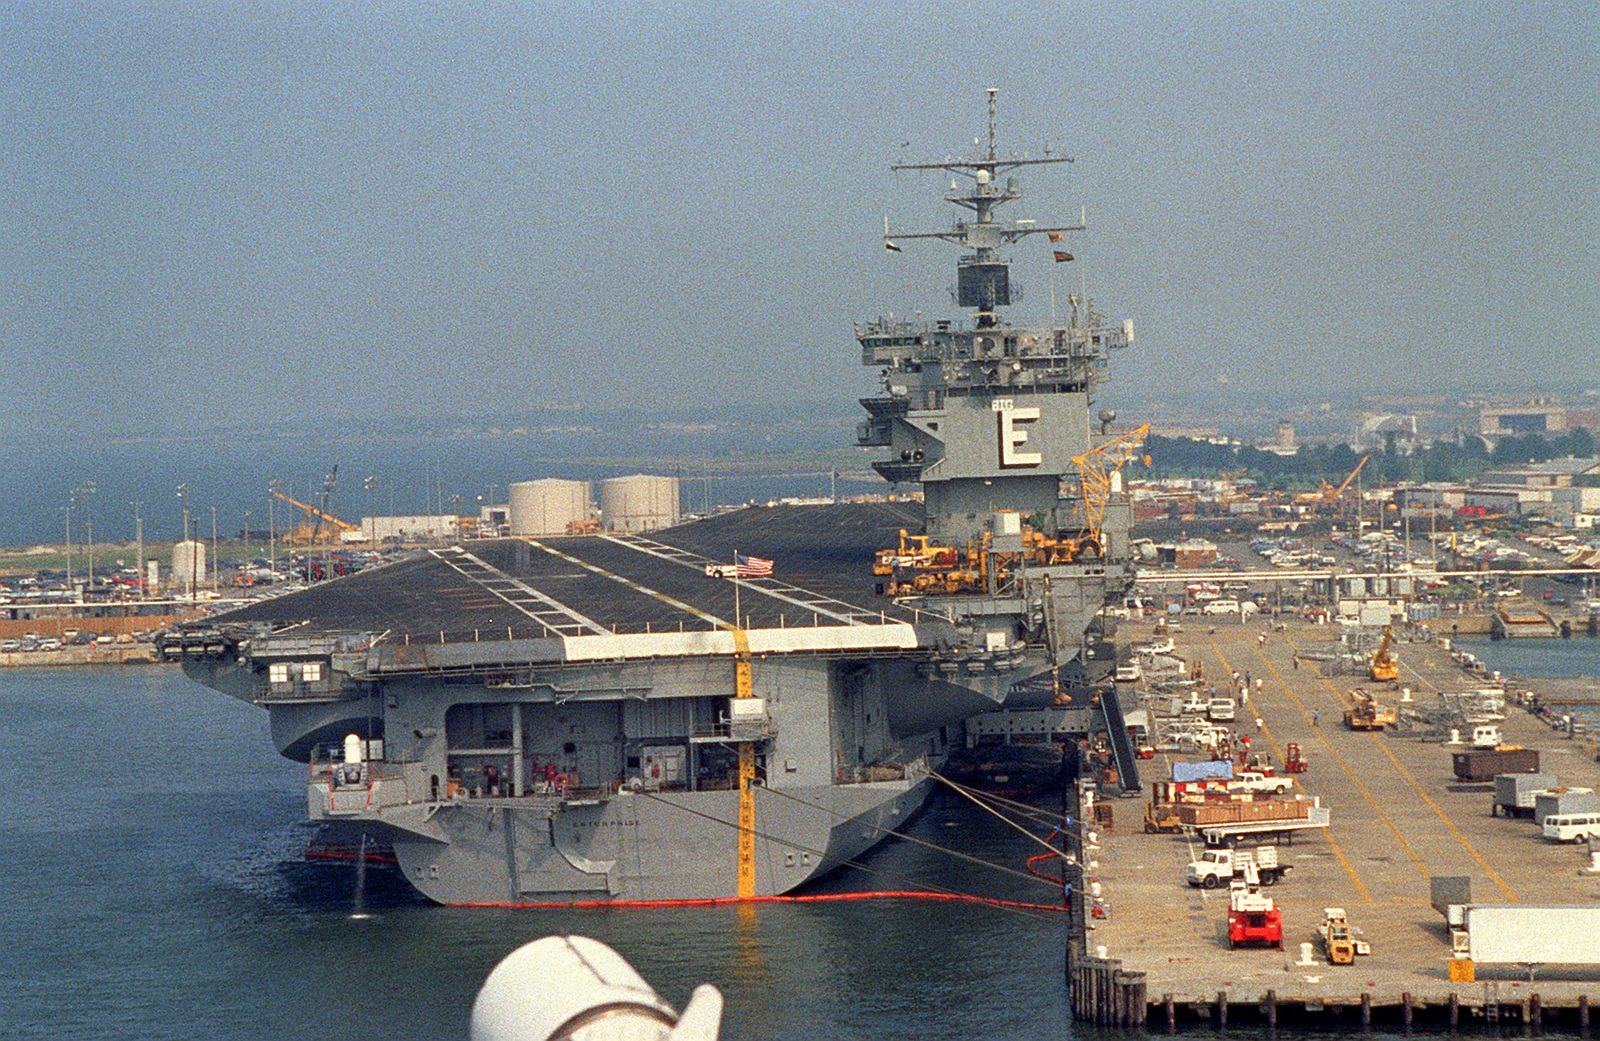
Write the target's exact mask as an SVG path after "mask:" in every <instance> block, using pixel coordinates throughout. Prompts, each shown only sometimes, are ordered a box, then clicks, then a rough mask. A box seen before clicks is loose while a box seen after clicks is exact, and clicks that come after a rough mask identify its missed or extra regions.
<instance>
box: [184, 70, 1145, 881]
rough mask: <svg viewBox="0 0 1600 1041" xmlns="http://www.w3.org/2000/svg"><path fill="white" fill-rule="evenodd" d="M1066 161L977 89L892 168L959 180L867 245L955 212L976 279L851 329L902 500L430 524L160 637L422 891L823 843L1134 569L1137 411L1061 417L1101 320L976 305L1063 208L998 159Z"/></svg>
mask: <svg viewBox="0 0 1600 1041" xmlns="http://www.w3.org/2000/svg"><path fill="white" fill-rule="evenodd" d="M1064 161H1067V160H1066V159H1065V158H1064V157H1056V156H1044V157H1039V158H1008V157H1005V156H1002V155H1001V154H1000V153H999V152H998V151H997V149H996V143H995V119H994V93H993V92H992V91H991V92H990V96H989V135H988V147H987V149H986V150H983V151H980V152H979V153H978V154H977V155H976V156H975V157H972V158H963V159H959V160H947V161H943V162H933V163H926V164H912V165H905V166H899V167H896V169H907V170H926V171H938V172H940V173H941V174H948V175H950V176H951V177H953V178H956V179H957V180H956V181H955V182H953V185H952V189H951V191H950V193H949V194H948V195H947V196H946V199H947V201H948V202H949V203H950V204H952V205H954V206H956V207H957V208H958V210H959V211H963V216H962V217H961V218H960V219H958V220H956V221H954V222H953V223H952V224H950V225H949V226H948V227H947V228H945V229H944V230H940V231H933V232H925V233H907V234H901V235H897V236H892V237H891V236H889V235H887V234H886V236H885V239H884V244H885V246H886V247H888V249H889V250H891V251H899V250H901V249H903V248H904V247H902V246H901V243H902V242H906V241H908V240H913V239H933V240H943V241H945V242H947V243H953V244H955V245H956V246H957V247H958V248H959V249H960V250H962V253H961V256H960V257H959V259H958V263H957V296H958V302H959V306H960V307H961V308H963V309H966V310H969V311H971V312H973V314H972V317H971V319H970V322H967V321H958V320H935V321H928V322H916V323H907V322H897V321H893V320H887V319H880V320H876V321H872V322H868V323H864V324H862V325H860V326H859V327H858V328H857V338H858V340H859V343H860V349H861V357H862V362H863V364H865V365H868V366H870V367H872V368H873V369H875V370H877V371H878V373H879V376H880V380H881V384H882V393H881V394H880V395H879V396H877V397H873V398H870V399H867V400H865V401H863V405H864V406H865V408H866V410H867V412H868V418H867V419H866V420H865V421H864V422H863V423H862V424H861V426H860V428H859V430H858V438H857V440H858V443H859V444H861V445H864V446H875V447H880V448H885V449H887V458H886V459H885V460H884V461H882V462H879V463H877V464H875V465H876V467H877V469H878V470H879V472H880V473H882V475H883V476H884V477H885V478H886V479H887V480H889V481H891V482H893V483H895V484H906V483H910V482H920V484H921V486H922V489H923V493H924V503H922V504H919V503H915V502H901V503H896V502H887V503H879V504H841V505H831V506H816V507H772V508H766V507H754V508H748V509H744V510H741V511H737V512H734V513H730V514H726V515H723V516H719V517H715V518H711V519H706V520H701V521H697V522H694V523H689V524H683V525H679V526H677V527H673V528H669V529H665V530H662V531H657V532H652V533H649V534H647V535H640V534H623V533H611V534H599V535H588V536H576V537H561V538H533V537H523V538H509V539H492V540H481V541H472V542H467V543H463V544H461V545H458V546H451V547H448V548H436V549H431V550H427V551H424V552H419V553H417V554H415V555H413V556H412V557H409V558H407V559H405V560H402V561H399V562H396V563H393V564H390V565H387V566H384V567H381V568H378V569H375V570H372V571H367V572H362V573H359V574H356V575H353V576H350V577H348V578H343V579H339V580H336V581H333V582H328V583H325V584H322V585H319V586H315V587H313V588H310V589H307V590H304V591H301V592H296V593H292V594H288V595H285V596H280V597H276V598H273V599H270V600H266V601H263V602H261V603H259V604H256V605H252V606H249V607H245V608H241V609H237V610H233V611H231V612H228V613H226V614H223V615H220V616H217V617H216V618H214V619H211V620H210V621H209V622H206V623H203V624H195V625H190V626H187V627H185V628H183V629H181V630H179V631H177V632H176V633H175V634H174V635H173V636H172V637H170V639H169V640H168V641H167V644H166V647H165V650H166V652H167V653H168V654H169V655H172V656H181V657H182V659H183V663H184V667H185V669H186V670H187V672H188V674H189V675H190V676H192V677H193V678H194V679H196V680H198V681H199V682H201V683H204V684H206V685H207V686H210V687H213V688H215V689H217V690H219V691H222V692H224V693H227V694H230V695H233V696H235V697H238V698H242V699H245V700H248V701H250V702H253V703H255V704H259V705H261V706H262V707H264V708H265V709H266V710H267V711H268V712H269V713H270V716H271V723H272V733H273V737H274V740H275V742H276V744H277V747H278V748H279V750H280V751H281V752H282V753H283V754H284V755H285V756H287V757H289V758H291V759H295V760H298V761H303V762H306V763H307V764H308V778H307V803H308V812H309V816H310V818H311V819H312V820H313V821H319V822H324V823H328V824H333V825H337V826H339V827H340V828H343V829H344V830H345V831H346V832H347V833H349V834H358V833H359V834H361V835H366V836H370V837H371V839H373V840H374V841H378V842H382V843H386V844H388V845H389V846H391V847H392V848H393V850H394V853H395V857H396V859H397V861H398V864H399V867H400V870H401V871H402V872H403V873H404V875H405V877H406V878H407V879H408V880H409V881H410V882H411V883H412V884H413V885H415V886H416V888H417V889H418V890H420V891H421V892H422V893H423V894H425V895H426V896H428V897H429V898H431V899H433V900H436V901H439V902H442V903H449V904H531V903H542V902H555V901H560V902H570V901H636V900H686V899H721V898H748V897H752V896H759V895H765V894H778V893H783V892H786V891H789V890H792V889H794V888H796V887H798V886H800V885H802V884H804V883H805V882H807V881H808V880H811V879H814V878H816V877H818V876H820V875H822V874H823V873H825V872H827V871H829V870H831V869H833V868H834V867H836V866H838V865H840V864H843V863H846V862H847V861H850V860H851V859H852V858H855V857H856V856H858V855H859V854H860V853H862V852H863V851H864V850H866V849H868V848H870V847H871V846H872V845H874V844H876V843H877V842H880V841H882V839H883V838H884V837H885V836H886V835H887V834H888V833H890V832H891V831H893V830H895V829H896V828H897V826H898V825H899V823H900V822H901V821H903V820H904V819H905V818H906V817H907V816H908V815H909V814H910V813H912V812H914V810H915V809H916V808H917V806H918V805H919V804H920V803H921V801H922V800H923V799H924V798H925V797H926V795H927V792H928V790H929V788H930V786H931V784H932V780H933V775H934V772H935V771H937V769H938V768H939V765H940V764H941V762H942V761H943V759H944V757H945V756H946V754H947V753H948V751H949V750H950V749H951V747H952V746H953V745H954V744H955V743H957V742H958V741H959V740H960V727H961V724H962V721H963V720H965V719H967V718H969V717H971V716H973V715H974V714H976V713H979V712H984V711H993V710H996V709H1000V708H1002V707H1004V706H1014V705H1017V704H1019V703H1021V704H1031V705H1037V704H1040V703H1041V702H1043V703H1049V702H1050V701H1052V700H1057V699H1060V698H1064V697H1067V696H1070V694H1071V693H1072V692H1073V691H1074V690H1076V691H1077V692H1078V693H1079V694H1080V695H1083V694H1084V693H1085V692H1086V691H1088V690H1089V689H1091V688H1092V687H1094V685H1095V684H1096V682H1097V679H1098V675H1097V673H1098V672H1103V671H1104V669H1103V668H1101V669H1099V670H1097V669H1096V668H1094V667H1093V666H1094V664H1095V660H1096V658H1097V649H1098V648H1101V647H1102V645H1103V641H1104V640H1105V639H1106V637H1107V636H1108V635H1109V634H1108V633H1106V632H1105V631H1104V630H1103V629H1101V628H1100V619H1099V618H1098V617H1097V614H1098V612H1099V611H1100V609H1101V607H1102V606H1104V605H1106V604H1108V603H1119V602H1120V599H1121V597H1123V596H1124V595H1125V594H1126V592H1127V590H1128V589H1129V588H1130V586H1131V583H1132V579H1133V565H1132V562H1131V560H1130V559H1129V558H1130V553H1129V552H1128V544H1127V543H1128V539H1127V531H1128V526H1129V513H1128V509H1127V504H1126V501H1125V500H1124V499H1123V498H1122V497H1121V496H1120V494H1119V492H1118V485H1117V467H1118V466H1119V465H1120V463H1121V461H1122V460H1125V459H1126V458H1127V457H1128V455H1129V453H1131V451H1132V450H1133V445H1134V444H1135V442H1136V438H1132V437H1128V436H1123V437H1117V436H1114V435H1113V432H1112V431H1111V429H1110V428H1111V425H1112V423H1113V421H1114V417H1112V416H1110V415H1109V414H1108V413H1099V414H1098V418H1091V417H1093V416H1095V412H1094V405H1095V403H1094V400H1093V396H1092V395H1093V392H1094V388H1095V385H1096V383H1097V381H1098V379H1099V378H1100V374H1101V371H1102V369H1103V367H1104V365H1105V364H1106V361H1107V359H1108V357H1109V356H1110V354H1111V353H1112V352H1113V351H1115V350H1116V349H1117V348H1119V347H1123V346H1126V345H1127V344H1128V342H1129V340H1130V339H1131V335H1132V332H1131V326H1128V325H1126V324H1124V325H1121V326H1116V327H1113V326H1111V325H1110V324H1109V323H1107V322H1105V321H1103V320H1102V319H1101V318H1100V317H1099V316H1098V315H1097V314H1096V313H1095V311H1094V309H1093V307H1092V305H1091V304H1090V302H1089V301H1088V300H1087V299H1082V298H1080V297H1079V296H1077V295H1072V296H1071V297H1070V298H1069V300H1068V304H1069V307H1068V311H1069V314H1068V316H1067V317H1066V318H1065V320H1063V321H1059V322H1057V321H1054V320H1052V322H1051V323H1049V324H1046V325H1040V326H1029V327H1020V326H1013V325H1012V324H1010V323H1009V322H1008V321H1006V320H1005V318H1004V317H1003V315H1004V309H1005V308H1007V307H1008V306H1009V305H1010V303H1011V299H1012V297H1013V296H1014V295H1015V293H1014V291H1013V290H1014V286H1013V283H1012V281H1011V279H1010V266H1009V261H1008V260H1007V259H1006V258H1003V257H1001V255H1000V250H1001V249H1002V248H1004V247H1006V246H1008V245H1010V244H1013V243H1016V242H1018V241H1020V240H1022V239H1025V238H1028V237H1031V236H1035V235H1038V236H1046V235H1047V236H1048V237H1049V239H1050V241H1051V242H1060V241H1063V240H1064V238H1065V237H1066V236H1067V235H1069V234H1070V233H1073V232H1077V231H1081V230H1082V226H1081V224H1060V225H1057V224H1048V223H1045V222H1039V221H1030V220H1016V221H1011V222H1005V221H1002V220H1000V219H999V218H998V217H997V215H996V213H995V210H996V209H997V208H998V207H999V206H1001V205H1002V204H1005V203H1008V202H1011V201H1013V200H1016V199H1018V198H1019V197H1020V196H1021V189H1020V186H1019V184H1018V182H1017V180H1016V178H1015V176H1014V172H1015V171H1016V170H1017V169H1018V168H1020V167H1029V166H1043V165H1049V164H1054V163H1060V162H1064ZM961 181H965V182H966V183H965V184H964V185H963V184H961V183H960V182H961ZM885 230H886V232H887V229H885ZM1041 252H1042V253H1043V254H1044V256H1043V257H1042V258H1041V263H1040V265H1039V266H1040V267H1042V268H1043V269H1044V270H1046V271H1049V270H1051V268H1050V265H1051V264H1052V263H1054V262H1055V261H1058V260H1060V259H1061V257H1062V256H1065V254H1064V253H1062V254H1061V256H1058V257H1056V258H1052V257H1050V255H1049V254H1050V252H1054V251H1051V250H1042V251H1041ZM767 561H770V562H771V568H770V574H764V573H762V572H764V571H766V566H765V564H766V562H767ZM736 562H742V563H743V565H744V566H743V567H738V566H737V565H736ZM1100 657H1103V655H1100ZM1095 689H1097V690H1098V697H1099V698H1102V699H1104V700H1103V702H1102V705H1101V707H1102V709H1103V711H1104V713H1105V715H1106V716H1107V717H1108V718H1109V719H1111V720H1112V721H1113V724H1112V725H1110V726H1109V728H1108V729H1109V731H1110V734H1111V737H1112V738H1113V747H1114V748H1115V749H1116V750H1117V751H1118V755H1119V760H1120V761H1121V763H1122V765H1123V766H1124V772H1123V775H1122V779H1123V783H1124V784H1126V785H1128V786H1130V787H1134V788H1136V787H1137V785H1138V779H1137V769H1136V766H1135V764H1134V760H1133V755H1132V750H1131V748H1128V747H1127V742H1126V734H1125V728H1123V727H1122V726H1121V725H1120V722H1121V721H1120V713H1119V712H1118V710H1117V707H1116V702H1115V692H1114V688H1113V687H1112V686H1111V685H1110V684H1101V685H1099V686H1098V687H1097V688H1095Z"/></svg>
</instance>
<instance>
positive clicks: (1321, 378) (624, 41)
mask: <svg viewBox="0 0 1600 1041" xmlns="http://www.w3.org/2000/svg"><path fill="white" fill-rule="evenodd" d="M980 17H981V18H982V19H984V20H983V21H982V22H981V23H980V22H978V21H977V20H976V19H978V18H980ZM1597 38H1600V28H1597V15H1596V5H1595V4H1594V3H1593V2H1592V0H1583V2H1573V3H1521V2H1514V3H1504V2H1497V3H1492V4H1491V3H1450V4H1444V3H1404V4H1401V3H1387V2H1385V3H1369V4H1358V3H1335V4H1330V3H1316V4H1287V3H1283V2H1282V0H1272V2H1256V3H1234V4H1218V3H1216V2H1206V3H1194V4H1177V3H1172V4H1138V3H1136V4H1106V3H1098V2H1096V3H1074V2H1065V3H1063V2H1055V3H1037V4H1026V3H1006V2H1000V3H970V2H961V3H954V2H952V3H920V2H917V0H911V2H894V3H884V2H877V0H865V2H851V3H833V4H821V3H756V4H739V3H699V2H691V3H675V4H642V3H628V4H622V3H604V2H591V3H581V2H580V3H562V4H559V5H553V6H550V5H545V4H542V3H523V4H515V5H513V4H507V3H497V2H494V0H489V2H480V3H471V4H466V3H436V2H435V3H420V2H409V0H401V2H396V3H381V4H360V5H351V4H328V3H321V2H317V3H310V2H296V3H289V4H284V3H271V2H268V3H262V2H254V0H253V2H251V3H242V2H241V3H204V4H201V3H195V4H181V3H166V2H161V0H153V2H147V3H138V4H134V3H117V2H99V3H87V2H86V3H69V4H54V3H15V2H3V3H0V183H3V184H4V192H3V194H0V236H3V240H4V250H3V252H0V256H3V258H4V261H3V269H0V278H3V281H0V362H3V364H4V365H5V371H6V373H7V376H8V379H7V380H6V382H7V384H8V385H9V386H11V387H12V388H13V393H11V394H9V395H7V396H6V398H5V399H4V401H0V420H3V421H4V422H6V424H7V425H8V427H11V428H20V429H27V430H36V429H39V428H41V427H48V426H51V425H54V424H56V423H58V422H61V421H63V420H64V419H71V420H72V421H73V425H75V426H81V425H83V424H84V423H94V422H104V423H108V424H113V425H120V424H134V425H140V426H160V427H167V428H172V429H179V428H181V427H182V426H183V425H185V424H186V423H190V422H201V423H211V422H219V421H221V422H229V421H233V420H236V419H237V420H249V421H254V420H263V419H271V418H273V417H275V416H278V417H282V416H301V415H307V414H310V415H318V416H321V415H330V414H338V413H340V412H349V413H351V414H355V415H359V416H364V417H365V416H373V415H382V414H385V413H416V412H422V411H427V410H431V409H436V408H449V409H468V410H483V409H491V408H497V407H502V406H504V407H507V408H517V407H520V406H525V405H527V404H530V403H549V402H559V403H571V404H578V403H582V402H606V403H610V404H625V405H626V404H639V405H650V406H660V405H671V404H673V403H676V402H684V403H688V404H694V405H699V404H708V403H715V402H717V401H720V400H725V399H727V398H730V397H733V396H743V397H746V398H749V399H752V400H755V401H763V400H772V401H781V400H784V399H789V398H793V397H796V396H800V397H807V398H832V397H841V398H844V397H847V396H855V395H861V394H869V393H871V392H872V391H873V390H874V380H873V375H872V373H870V372H868V371H867V370H864V369H862V368H861V367H860V365H859V364H858V352H857V348H856V345H855V343H854V341H853V338H852V332H851V323H852V322H853V321H856V320H858V319H863V318H869V317H872V316H874V315H877V314H881V313H885V312H889V311H893V312H895V313H897V314H907V313H910V312H912V311H913V310H914V309H917V308H922V309H925V311H926V312H927V313H930V314H933V313H941V314H942V313H947V312H948V311H949V310H950V306H949V302H948V296H947V293H946V287H947V286H949V285H950V284H951V283H952V282H953V281H954V276H953V262H954V256H955V251H954V250H953V249H952V248H951V247H946V246H936V245H932V244H929V245H922V246H918V245H913V244H910V243H907V248H906V252H905V253H903V254H898V255H895V254H888V253H886V252H885V251H884V250H883V248H882V246H881V245H880V241H879V236H880V234H881V231H882V221H883V217H884V215H885V214H886V213H887V214H888V215H889V217H890V221H891V224H892V225H894V226H896V227H902V228H923V229H928V230H932V229H934V228H937V227H942V226H944V225H945V224H946V223H947V222H948V220H949V218H950V215H949V212H948V210H947V209H946V208H945V207H944V206H943V205H942V204H941V203H940V202H939V201H938V197H939V194H940V193H941V191H942V190H943V188H944V187H945V182H944V181H943V180H941V179H940V177H938V176H937V175H913V174H899V175H892V174H890V173H889V171H888V165H889V164H890V163H891V162H893V161H895V160H897V159H901V158H906V159H928V158H939V157H943V156H946V155H949V154H952V153H954V152H956V151H958V150H961V149H962V148H966V149H968V150H970V149H971V144H972V139H973V138H974V137H976V136H978V135H979V134H981V133H982V132H983V130H984V118H985V117H984V94H983V88H985V87H988V86H995V87H998V88H1000V91H1001V94H1000V101H999V122H1000V142H1001V145H1002V148H1004V149H1009V150H1015V151H1018V152H1021V151H1028V152H1031V153H1032V154H1035V155H1036V154H1038V153H1039V149H1040V147H1041V146H1042V144H1043V143H1044V142H1045V141H1047V140H1049V141H1051V142H1053V144H1052V147H1053V148H1055V149H1056V150H1057V151H1065V152H1067V153H1068V154H1071V155H1073V156H1074V157H1075V160H1076V161H1075V162H1074V163H1073V164H1072V165H1071V166H1070V167H1069V166H1058V167H1052V168H1046V169H1044V170H1040V171H1036V172H1034V173H1032V174H1031V175H1029V176H1027V177H1026V179H1025V186H1026V189H1027V191H1028V197H1027V198H1025V199H1024V200H1023V201H1021V202H1020V203H1017V204H1014V205H1013V206H1011V207H1009V213H1008V214H1007V216H1009V217H1037V218H1041V219H1046V218H1052V217H1067V218H1070V217H1075V216H1076V215H1077V213H1078V208H1079V206H1080V205H1082V206H1085V207H1087V212H1088V219H1089V225H1090V231H1089V233H1088V234H1087V235H1084V236H1079V237H1078V239H1077V241H1075V242H1074V244H1073V249H1074V251H1075V252H1076V253H1077V254H1078V255H1079V257H1080V258H1081V260H1082V263H1081V264H1077V265H1070V266H1069V265H1063V266H1061V267H1059V268H1057V267H1054V266H1052V265H1046V264H1044V263H1043V258H1044V257H1046V256H1047V252H1046V245H1045V244H1044V243H1040V242H1033V241H1027V242H1024V243H1022V244H1020V245H1019V246H1018V247H1017V248H1016V249H1015V251H1014V255H1015V258H1016V260H1017V262H1018V263H1017V266H1016V268H1015V269H1014V277H1016V278H1019V279H1020V280H1022V281H1023V282H1024V284H1025V285H1026V288H1027V294H1028V295H1027V298H1026V300H1025V301H1024V303H1023V305H1022V306H1021V307H1018V308H1016V309H1014V313H1013V319H1014V320H1017V321H1019V322H1020V321H1021V320H1022V319H1023V318H1025V317H1026V316H1028V315H1029V314H1034V315H1048V312H1049V307H1050V298H1051V292H1050V290H1051V285H1050V280H1051V279H1052V278H1055V279H1058V280H1059V281H1058V284H1057V285H1056V286H1055V290H1056V294H1057V296H1058V299H1060V300H1061V301H1063V302H1064V298H1065V294H1066V292H1067V291H1068V290H1069V289H1070V288H1074V287H1075V286H1076V284H1077V281H1078V279H1079V278H1086V279H1087V280H1088V282H1089V285H1090V289H1091V295H1093V296H1094V297H1095V298H1096V300H1097V302H1098V304H1099V306H1100V308H1101V309H1102V310H1103V311H1106V312H1108V313H1111V314H1114V315H1116V316H1117V317H1128V318H1132V319H1133V320H1134V322H1135V324H1136V326H1137V329H1138V344H1137V346H1136V347H1135V348H1134V350H1132V351H1130V352H1128V353H1126V354H1124V355H1122V356H1121V357H1120V358H1119V359H1118V360H1117V362H1116V365H1115V369H1114V372H1115V377H1116V380H1117V382H1118V386H1119V387H1120V388H1124V389H1126V388H1130V387H1135V386H1140V385H1144V386H1147V387H1148V388H1149V389H1151V390H1153V391H1154V392H1156V393H1167V392H1180V391H1181V390H1182V389H1183V388H1185V387H1187V386H1192V385H1194V384H1196V383H1197V382H1207V381H1215V380H1216V379H1217V378H1218V377H1223V378H1227V379H1229V380H1231V381H1232V383H1233V384H1234V385H1236V386H1237V385H1244V386H1258V387H1262V388H1267V387H1272V386H1278V385H1291V386H1294V385H1298V386H1303V387H1305V388H1308V392H1310V393H1316V392H1317V391H1318V390H1319V389H1322V388H1329V387H1346V386H1352V385H1354V386H1362V385H1370V386H1372V387H1374V388H1379V387H1383V386H1399V387H1408V386H1412V385H1416V384H1418V383H1432V382H1434V381H1439V380H1445V381H1448V380H1450V379H1451V377H1452V375H1453V374H1457V373H1461V372H1471V371H1474V370H1478V369H1480V368H1487V369H1489V370H1490V371H1496V370H1498V371H1503V372H1504V373H1505V376H1506V378H1507V379H1508V380H1513V381H1518V382H1527V381H1529V380H1538V379H1540V378H1548V379H1549V380H1551V381H1558V380H1559V381H1572V380H1578V381H1590V382H1600V376H1597V372H1600V365H1597V364H1596V352H1595V346H1596V333H1597V324H1600V323H1597V311H1600V308H1597V292H1596V277H1595V274H1596V262H1595V261H1596V258H1595V247H1594V243H1595V241H1596V239H1597V238H1600V227H1597V225H1600V217H1597V211H1600V186H1597V174H1596V171H1597V162H1596V160H1597V155H1596V152H1597V141H1600V126H1597V113H1600V73H1597V69H1600V54H1597V53H1596V51H1597V47H1596V42H1597Z"/></svg>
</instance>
